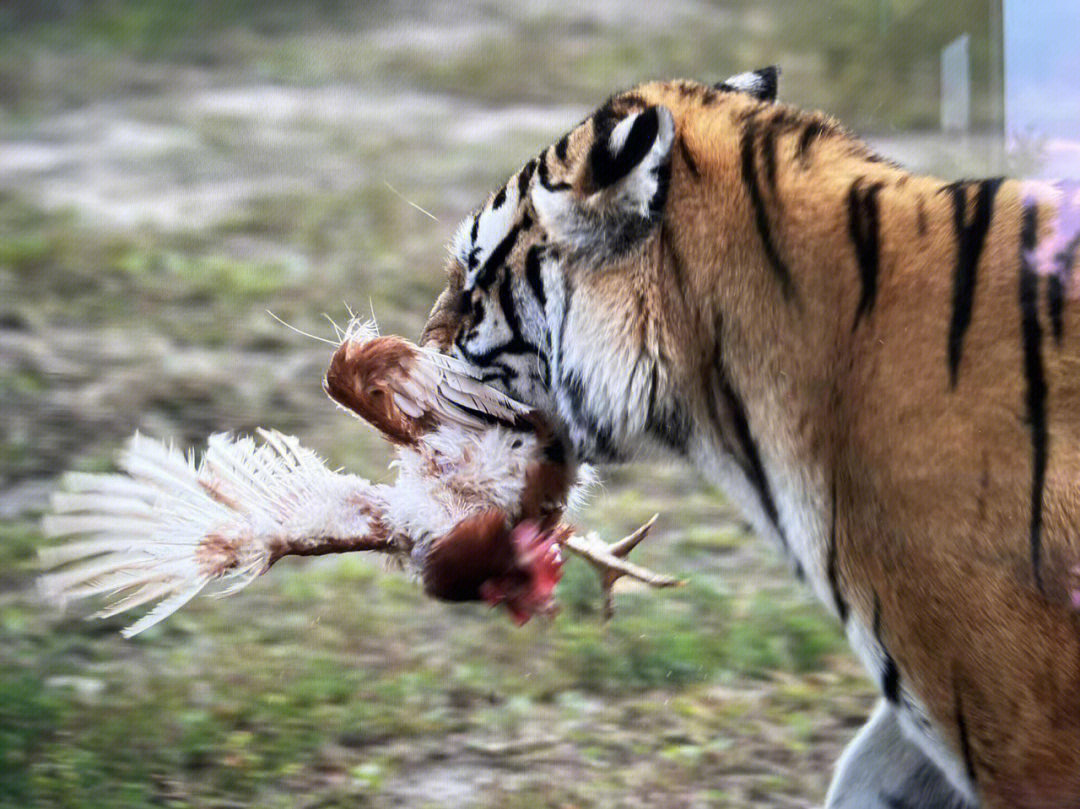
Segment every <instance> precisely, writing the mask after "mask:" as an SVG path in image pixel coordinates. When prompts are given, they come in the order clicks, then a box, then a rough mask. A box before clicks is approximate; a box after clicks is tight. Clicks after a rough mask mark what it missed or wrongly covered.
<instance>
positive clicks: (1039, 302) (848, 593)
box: [425, 72, 1080, 807]
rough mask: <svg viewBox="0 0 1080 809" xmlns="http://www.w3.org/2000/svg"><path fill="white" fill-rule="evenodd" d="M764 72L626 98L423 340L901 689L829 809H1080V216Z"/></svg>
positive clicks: (526, 194) (484, 245) (540, 192)
mask: <svg viewBox="0 0 1080 809" xmlns="http://www.w3.org/2000/svg"><path fill="white" fill-rule="evenodd" d="M755 76H756V77H757V79H758V80H759V81H758V82H757V83H755V79H754V77H755ZM770 78H771V79H772V81H773V82H774V81H775V74H768V73H767V72H765V73H761V74H750V78H749V79H748V78H747V77H746V76H741V77H737V80H732V81H729V83H727V84H724V85H720V86H718V87H706V86H704V85H700V84H696V83H691V82H666V83H655V84H649V85H643V86H641V87H638V88H635V89H634V90H632V91H629V92H628V93H625V94H622V95H618V96H614V97H613V98H612V99H611V100H609V102H608V103H607V104H606V105H604V107H602V108H601V109H600V110H598V111H597V113H596V114H595V115H593V116H591V117H590V118H588V119H586V120H585V121H584V122H582V124H580V125H579V126H578V127H576V128H575V129H574V130H572V131H571V132H570V133H568V134H567V136H566V137H565V138H563V139H561V140H560V141H559V142H558V143H556V144H554V145H552V146H551V147H549V148H547V149H545V150H544V151H543V152H542V153H541V154H540V155H539V156H538V157H537V158H535V159H534V160H532V161H530V162H529V163H528V164H526V166H525V168H524V169H523V170H522V171H521V172H519V173H518V174H517V175H515V176H514V177H513V178H511V180H510V181H509V182H508V183H507V185H506V186H505V187H504V188H503V189H501V190H500V191H498V192H496V193H495V194H494V195H493V196H492V197H491V198H489V200H488V202H487V203H486V204H485V206H483V207H482V208H481V209H480V210H479V211H477V212H476V213H475V214H474V215H473V216H472V217H470V218H469V219H467V220H466V222H465V223H464V225H463V227H462V229H461V231H459V235H458V238H457V240H456V242H455V246H454V250H453V254H454V258H453V259H452V261H451V266H450V283H449V285H448V287H447V290H446V291H445V292H444V293H443V295H442V297H441V298H440V299H439V302H438V303H437V304H436V306H435V309H434V310H433V312H432V317H431V320H430V321H429V324H428V328H427V330H426V333H425V339H426V340H427V341H428V342H432V343H435V344H437V345H439V346H440V347H442V348H443V349H444V350H446V351H450V352H453V353H456V354H457V355H459V356H461V357H462V358H464V359H466V360H468V361H469V362H472V363H473V364H474V365H475V366H476V367H477V368H478V369H479V371H480V372H481V373H482V374H484V375H485V379H487V380H488V381H491V382H492V383H493V384H497V385H500V386H502V387H503V388H504V389H505V390H506V391H507V392H508V393H510V394H511V395H514V396H516V397H518V398H520V399H522V400H525V401H527V402H529V403H530V404H533V405H534V406H537V407H540V408H542V409H544V410H545V411H547V412H548V413H550V414H551V415H552V417H553V419H554V420H555V421H556V422H557V423H559V424H561V425H562V429H563V430H564V432H565V437H566V443H567V444H568V446H569V448H570V450H571V451H573V452H574V453H575V454H576V455H578V456H579V457H581V458H583V459H586V460H594V461H597V460H598V461H620V460H623V459H626V458H629V457H632V456H634V455H635V454H638V453H639V452H640V451H641V450H642V449H643V448H645V449H652V450H662V451H665V452H667V453H669V454H673V455H675V456H677V457H682V458H685V459H686V460H688V461H689V462H691V463H693V464H695V465H696V466H697V467H698V468H700V469H701V470H702V471H703V472H704V473H705V474H706V475H708V476H709V477H710V478H712V479H713V480H715V481H717V482H718V483H720V484H721V485H723V486H724V487H725V488H726V489H727V490H728V491H729V492H730V493H731V494H732V496H733V498H734V499H735V500H736V501H737V502H739V503H740V504H741V505H742V506H743V507H744V509H745V510H746V512H747V514H748V516H749V517H750V518H751V520H752V521H753V522H754V524H755V526H756V528H757V530H758V532H759V533H761V534H762V535H764V536H767V537H770V538H772V539H773V540H775V541H776V542H778V543H779V544H780V545H781V547H782V548H783V549H784V551H785V552H786V553H787V554H788V556H789V558H790V559H791V562H792V566H793V568H794V569H795V571H796V573H797V574H799V575H800V576H803V577H805V579H806V580H807V581H808V582H809V584H810V586H811V587H812V588H813V589H814V590H815V592H816V593H817V594H818V595H819V597H820V598H821V599H822V600H823V602H824V603H825V604H826V605H827V606H828V607H829V608H830V609H832V610H833V611H834V612H835V613H836V615H837V616H838V617H839V619H840V620H841V621H843V623H844V626H845V630H846V632H847V634H848V637H849V640H850V641H851V644H852V646H853V648H854V649H855V651H856V653H857V654H858V655H859V657H860V658H861V659H862V661H863V662H864V664H865V665H866V666H867V668H868V670H869V672H870V674H871V676H873V677H874V678H875V679H876V680H877V682H878V683H879V685H880V687H881V690H882V694H883V703H882V707H881V708H880V709H879V711H878V712H877V713H876V714H875V716H874V717H873V718H872V719H871V722H870V723H868V726H867V729H866V730H864V731H863V733H861V734H860V736H859V737H857V738H856V740H855V742H853V745H852V748H851V749H850V750H849V752H848V753H846V754H845V756H844V758H843V759H842V760H841V762H840V765H839V767H838V772H837V777H836V780H835V782H834V785H833V788H832V789H831V790H830V795H829V802H828V805H829V806H875V805H878V806H882V807H885V806H895V805H907V804H903V803H902V802H901V801H904V800H909V801H910V800H917V801H920V803H919V805H923V804H924V803H928V804H930V805H941V806H945V805H953V806H962V805H972V804H973V803H975V802H978V801H983V802H984V803H985V805H988V806H1031V807H1041V806H1047V807H1049V806H1062V805H1075V804H1077V803H1080V634H1078V632H1077V628H1078V627H1077V616H1076V612H1075V610H1074V609H1073V607H1072V603H1071V601H1072V593H1073V590H1074V581H1073V573H1072V568H1073V566H1074V565H1076V564H1077V563H1078V562H1080V553H1078V548H1077V545H1078V543H1080V539H1076V538H1074V536H1073V534H1074V528H1073V526H1074V525H1075V524H1077V523H1080V453H1078V450H1080V413H1076V412H1075V411H1076V410H1077V408H1076V407H1075V405H1076V404H1080V390H1078V389H1077V383H1076V382H1074V381H1073V380H1074V379H1075V378H1076V374H1074V373H1073V369H1074V367H1075V365H1076V358H1077V357H1080V313H1078V311H1077V306H1076V304H1075V303H1074V301H1073V299H1072V297H1071V296H1070V286H1069V278H1070V275H1071V272H1072V270H1073V269H1074V265H1075V263H1076V252H1077V251H1076V244H1077V236H1076V233H1075V232H1070V229H1071V227H1072V224H1071V223H1072V222H1073V219H1072V217H1071V215H1069V211H1070V210H1072V208H1070V207H1069V206H1080V198H1074V196H1069V194H1070V193H1074V192H1070V191H1068V189H1066V190H1065V192H1064V193H1061V192H1060V190H1059V191H1058V192H1054V191H1053V189H1046V188H1041V189H1040V188H1036V187H1033V186H1028V185H1025V184H1022V183H1019V182H1015V181H1004V180H998V179H993V180H984V181H970V182H959V183H945V182H942V181H940V180H936V179H933V178H925V177H916V176H912V175H910V174H908V173H907V172H904V171H903V170H901V169H899V168H898V167H896V166H894V165H892V164H890V163H889V162H887V161H884V160H882V159H881V158H879V157H878V156H876V155H874V154H873V153H872V152H870V151H869V150H868V149H867V148H866V147H865V146H864V145H862V144H861V143H859V142H858V141H856V140H855V139H853V138H851V137H850V136H849V135H847V133H845V132H844V131H843V130H842V129H841V128H840V127H839V126H838V125H837V124H836V123H835V122H833V121H831V120H830V119H828V118H825V117H824V116H821V115H819V114H807V113H802V112H799V111H797V110H794V109H792V108H790V107H786V106H781V105H776V104H773V103H771V98H770V97H769V96H770V88H769V86H768V85H769V79H770ZM774 86H775V85H774V84H773V86H772V89H774ZM1055 194H1056V196H1055ZM1076 230H1077V232H1080V222H1078V223H1077V225H1076ZM1050 246H1054V247H1055V249H1053V250H1051V249H1050ZM898 749H902V751H903V755H899V754H898V753H897V750H898ZM928 773H931V774H928ZM934 773H936V775H933V774H934ZM931 775H933V777H931ZM950 802H951V803H950Z"/></svg>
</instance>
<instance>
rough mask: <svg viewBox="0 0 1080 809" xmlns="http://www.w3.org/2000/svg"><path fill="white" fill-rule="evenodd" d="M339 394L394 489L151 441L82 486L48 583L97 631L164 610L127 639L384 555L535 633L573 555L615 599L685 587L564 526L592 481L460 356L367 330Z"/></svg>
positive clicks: (336, 372) (223, 441)
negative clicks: (344, 557) (376, 443)
mask: <svg viewBox="0 0 1080 809" xmlns="http://www.w3.org/2000/svg"><path fill="white" fill-rule="evenodd" d="M324 387H325V389H326V391H327V393H328V394H329V395H330V396H331V398H333V399H334V401H336V402H337V403H338V404H340V405H341V406H342V407H344V408H346V409H347V410H349V411H350V412H352V413H354V414H355V415H358V416H360V417H361V418H363V419H364V420H366V421H368V422H369V423H371V424H372V425H374V426H375V427H376V428H377V429H379V430H380V431H381V432H382V433H383V435H385V436H386V437H387V439H388V440H390V441H392V442H393V443H394V444H395V445H396V446H397V458H396V460H395V461H394V462H393V464H392V465H393V466H394V467H395V468H396V470H397V480H396V481H395V482H394V483H393V484H372V483H370V482H369V481H366V480H364V479H362V478H359V477H357V476H355V475H347V474H342V473H339V472H334V471H331V470H330V469H328V468H327V467H326V466H325V464H324V463H323V462H322V461H321V459H319V458H318V456H317V455H315V453H313V452H311V451H310V450H307V449H305V448H303V447H301V446H300V444H299V442H298V441H297V440H296V439H295V438H291V437H288V436H284V435H281V434H279V433H275V432H271V431H260V436H261V438H262V440H263V443H262V444H261V445H260V444H256V442H255V441H253V440H252V439H250V438H243V439H232V438H230V437H228V436H224V435H217V436H212V437H211V438H210V441H209V447H208V450H207V452H206V454H205V455H204V457H203V459H202V461H201V463H200V464H198V465H196V464H195V462H194V458H193V457H191V456H188V457H186V458H185V457H184V456H183V455H182V454H181V453H179V452H178V451H176V450H175V449H172V448H170V447H166V446H164V445H162V444H160V443H158V442H155V441H152V440H149V439H146V438H142V437H140V436H136V437H135V438H134V439H132V441H131V443H130V444H129V446H128V449H127V450H126V451H125V453H124V454H123V455H122V456H121V459H120V465H121V468H122V469H123V471H124V473H125V474H115V475H78V474H76V475H71V476H69V478H68V489H69V491H68V492H64V493H58V494H57V495H56V496H55V497H54V500H53V509H52V513H51V514H49V515H47V516H46V518H45V521H44V528H45V532H46V534H48V535H51V536H65V537H72V536H77V537H79V539H76V540H75V541H71V542H69V543H68V544H66V545H60V546H58V547H55V548H50V549H45V550H44V551H43V552H42V556H43V561H45V562H46V564H48V565H50V566H54V567H60V568H61V569H59V570H57V571H56V572H54V573H50V574H48V575H46V576H44V577H43V578H42V580H41V583H42V588H43V590H44V591H45V592H46V593H47V594H49V595H51V596H52V597H54V598H56V599H59V600H65V599H68V598H80V597H86V596H98V595H111V596H113V597H114V598H115V599H116V600H115V601H114V603H113V604H111V605H110V606H109V607H107V608H106V609H105V610H103V611H102V612H101V613H99V615H102V616H105V615H113V614H116V613H117V612H121V611H124V610H127V609H131V608H134V607H137V606H140V605H142V604H146V603H150V602H154V601H157V602H158V603H157V605H156V606H155V607H154V608H153V609H152V610H151V611H150V612H149V613H147V614H146V615H145V616H143V618H141V619H140V620H139V621H137V622H136V623H135V624H134V625H132V626H131V627H129V628H128V629H127V630H125V634H127V635H129V636H130V635H132V634H136V633H137V632H140V631H142V630H144V629H146V628H148V627H149V626H152V625H153V624H154V623H157V622H158V621H160V620H162V619H163V618H165V617H167V616H168V615H169V614H171V613H172V612H173V611H175V610H176V609H178V608H179V607H180V606H182V605H183V604H184V603H186V602H187V601H188V600H190V599H191V598H193V597H194V596H195V595H196V594H198V593H199V592H200V591H201V590H202V589H203V588H205V587H207V586H209V585H215V584H216V585H218V586H219V587H220V586H224V587H225V589H226V590H227V591H229V592H231V591H235V590H237V589H240V588H242V587H243V586H245V585H246V584H247V583H248V582H250V581H251V580H252V579H253V578H255V577H256V576H258V575H259V574H261V573H263V572H265V571H266V570H267V569H269V567H270V566H271V565H273V564H274V562H276V561H277V560H278V559H280V558H282V557H284V556H288V555H319V554H326V553H344V552H349V551H354V550H373V551H377V552H380V553H384V554H387V555H390V556H393V557H397V558H400V559H403V560H408V561H410V562H411V563H412V565H413V566H414V567H415V569H416V570H417V571H418V573H419V576H420V578H421V580H422V581H423V584H424V589H425V591H426V592H428V593H429V594H430V595H432V596H435V597H437V598H441V599H445V600H455V601H461V600H484V601H486V602H487V603H489V604H492V605H503V606H505V607H506V609H507V610H508V611H509V612H510V613H511V615H512V617H513V618H514V619H515V620H516V621H518V622H519V623H520V622H524V621H527V620H528V619H529V618H530V617H531V616H532V615H535V614H544V613H550V612H551V611H553V609H554V597H553V593H554V588H555V585H556V584H557V582H558V581H559V578H560V576H561V568H562V562H563V558H562V550H563V549H565V550H568V551H570V552H573V553H576V554H578V555H581V556H582V557H583V558H585V559H586V560H587V561H589V562H590V564H592V565H593V566H594V567H595V568H596V569H597V572H598V573H599V574H600V576H601V581H602V584H603V585H604V591H605V614H609V613H610V605H611V601H610V588H611V585H612V584H613V583H614V581H615V579H616V578H618V577H619V576H622V575H626V576H631V577H633V578H637V579H639V580H640V581H643V582H645V583H646V584H649V585H651V586H654V587H667V586H671V585H674V584H678V583H679V582H678V580H676V579H673V578H671V577H666V576H662V575H659V574H655V573H652V572H651V571H648V570H645V569H644V568H640V567H638V566H636V565H633V564H632V563H630V562H628V561H626V560H625V559H624V558H623V557H624V556H625V554H626V552H628V551H629V550H630V548H631V547H632V545H634V544H636V543H637V542H638V541H640V538H641V537H643V536H644V534H645V533H646V532H647V530H648V526H645V527H644V528H643V530H639V532H636V535H637V538H636V539H634V536H635V535H632V536H631V537H630V538H628V540H629V539H633V541H632V542H631V543H629V544H627V543H626V542H625V541H624V542H623V543H617V544H616V545H614V546H607V545H606V544H604V543H603V542H601V541H600V540H599V539H597V538H596V537H595V535H589V536H587V537H578V536H575V535H574V534H573V532H572V529H570V528H569V527H568V526H566V525H565V524H563V523H562V522H561V519H562V515H563V511H564V509H565V508H566V505H567V501H568V498H569V496H570V492H571V488H572V486H573V484H574V482H575V480H576V479H577V477H578V473H579V470H578V469H577V468H576V466H575V465H573V464H572V463H571V462H568V461H567V456H566V454H565V453H564V452H562V447H561V445H560V444H559V441H558V438H557V437H556V436H555V434H554V432H553V431H552V430H551V429H550V427H549V426H548V425H547V423H546V422H545V420H544V418H543V417H542V416H541V415H540V414H539V413H536V412H532V411H530V410H529V409H528V408H527V407H525V406H524V405H521V404H520V403H518V402H515V401H514V400H512V399H510V398H508V397H506V396H504V395H503V394H501V393H499V392H497V391H495V390H494V389H492V388H490V387H488V386H487V385H484V384H483V383H482V382H480V381H479V380H477V379H475V378H474V377H473V376H472V374H471V372H470V371H469V369H468V367H467V366H464V365H463V364H462V363H460V362H458V361H457V360H455V359H454V358H452V357H447V356H445V355H442V354H438V353H436V352H434V351H432V350H431V349H425V348H420V347H418V346H416V345H414V344H412V343H409V342H408V341H406V340H403V339H401V338H398V337H378V336H376V335H375V334H374V332H373V331H372V330H370V329H367V328H365V327H364V326H363V325H362V324H359V323H357V322H354V323H353V324H351V325H350V328H349V329H348V330H347V332H346V334H345V336H344V339H343V340H342V342H341V345H340V346H339V347H338V349H337V350H336V351H335V353H334V356H333V358H332V359H331V362H330V366H329V368H328V370H327V374H326V379H325V383H324Z"/></svg>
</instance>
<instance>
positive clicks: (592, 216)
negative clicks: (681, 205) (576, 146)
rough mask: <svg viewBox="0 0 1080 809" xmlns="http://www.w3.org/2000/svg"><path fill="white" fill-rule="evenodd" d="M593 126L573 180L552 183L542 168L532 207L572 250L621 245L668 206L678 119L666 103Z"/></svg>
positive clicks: (625, 246) (606, 249)
mask: <svg viewBox="0 0 1080 809" xmlns="http://www.w3.org/2000/svg"><path fill="white" fill-rule="evenodd" d="M594 126H595V127H596V129H595V130H594V136H595V140H594V142H593V144H592V146H591V147H590V148H589V150H588V153H587V154H586V156H585V158H584V160H583V161H582V164H581V165H580V166H578V167H576V168H575V170H574V181H573V182H572V183H566V182H563V183H551V182H549V181H548V178H546V176H545V173H544V172H538V176H537V178H536V180H535V182H534V183H533V188H532V203H533V208H534V209H535V210H536V214H537V217H538V218H539V220H540V224H541V225H542V226H543V227H544V229H545V230H547V232H548V235H549V237H550V238H552V239H553V240H554V241H555V242H557V243H560V244H562V245H564V246H565V247H568V248H569V249H570V250H571V251H573V252H577V253H598V252H599V253H606V254H612V253H616V254H617V253H623V252H625V251H626V250H627V249H629V248H630V247H632V246H633V245H634V244H635V243H636V242H638V241H639V240H640V239H641V238H642V237H644V236H645V235H646V234H647V233H648V232H649V230H650V229H651V228H652V225H653V224H655V222H656V221H658V220H659V218H660V215H661V214H662V213H663V210H664V202H665V201H666V199H667V186H668V180H669V177H670V167H671V145H672V143H673V142H674V140H675V120H674V118H672V115H671V112H670V111H669V110H668V109H667V108H666V107H661V106H652V107H647V108H645V109H644V110H642V111H641V112H637V113H633V114H631V115H628V116H626V117H625V118H623V119H622V120H621V121H619V122H618V123H616V124H614V126H610V125H607V126H605V125H604V122H603V121H602V119H600V118H599V117H598V118H597V119H594ZM600 257H602V256H600Z"/></svg>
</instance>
